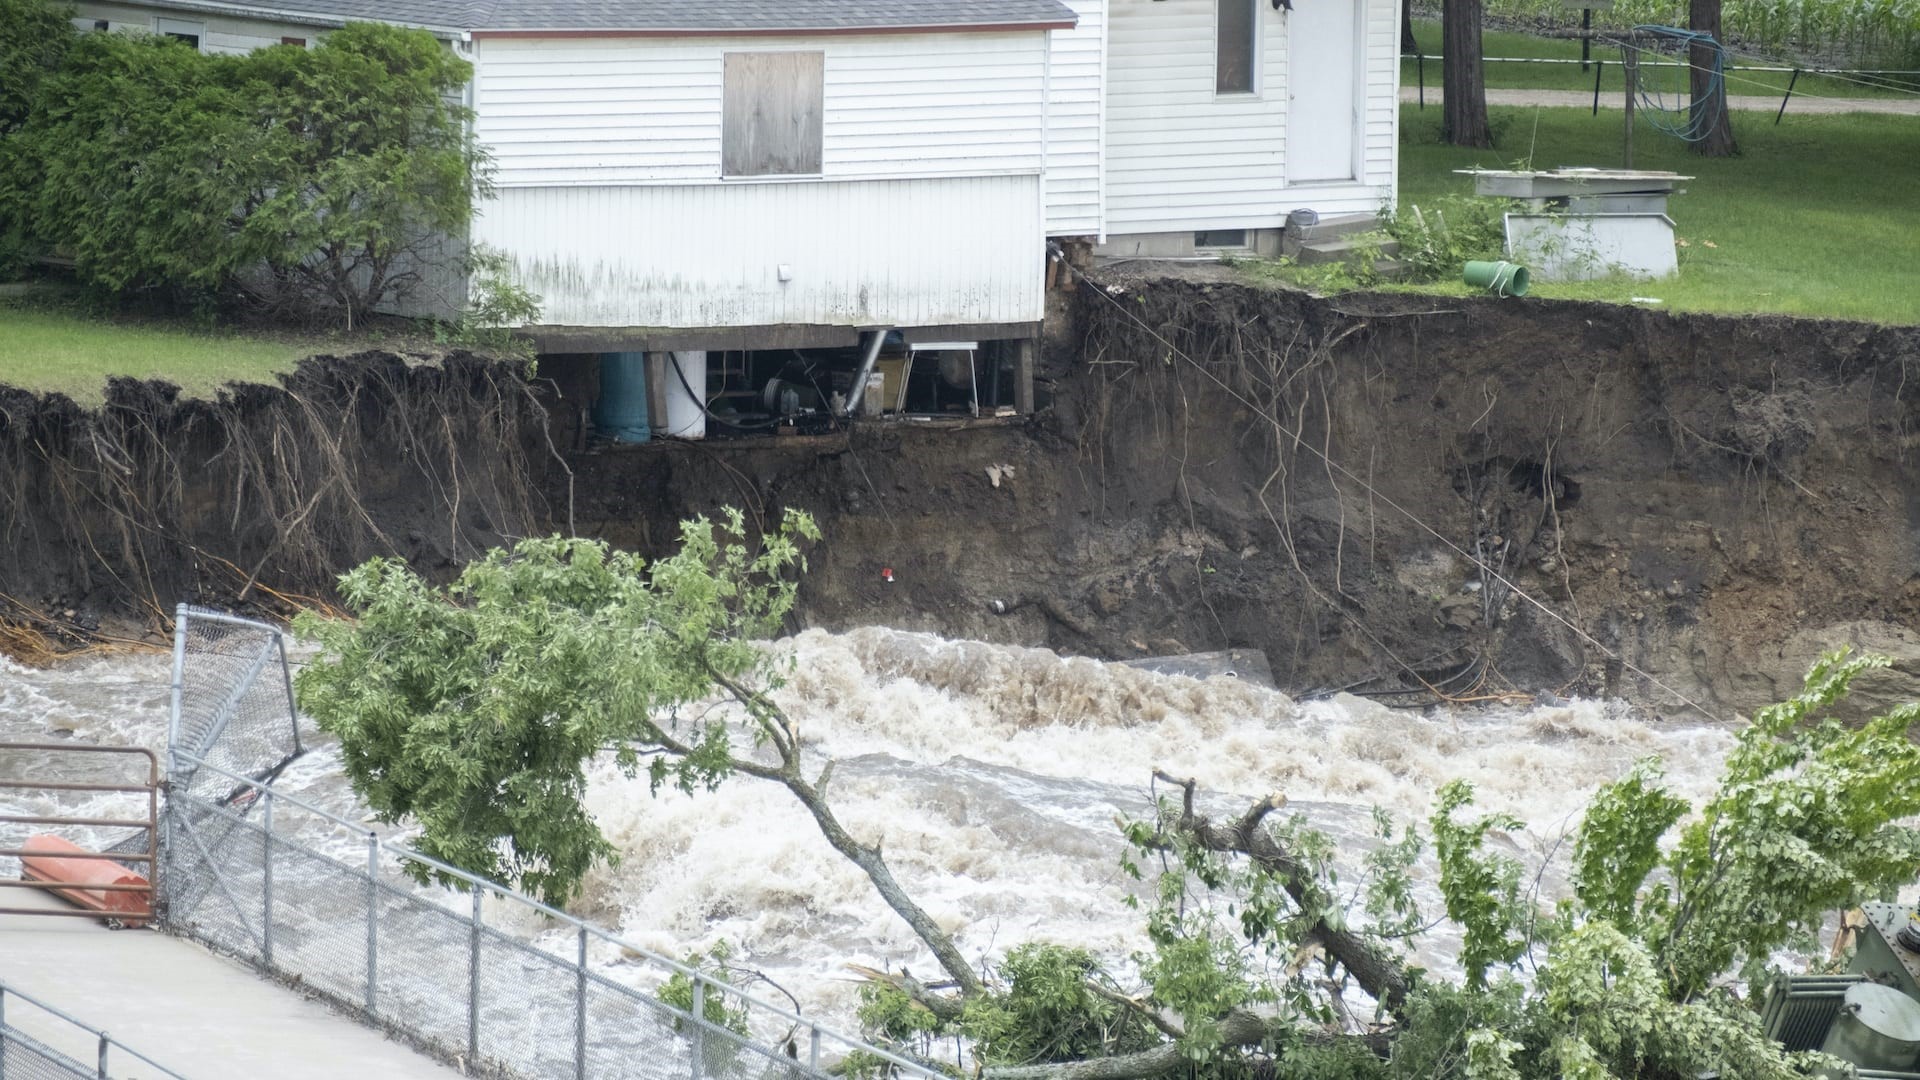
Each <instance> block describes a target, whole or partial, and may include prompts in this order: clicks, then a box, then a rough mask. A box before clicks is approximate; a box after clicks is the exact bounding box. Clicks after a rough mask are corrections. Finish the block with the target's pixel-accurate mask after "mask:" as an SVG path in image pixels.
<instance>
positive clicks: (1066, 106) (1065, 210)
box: [1047, 0, 1107, 236]
mask: <svg viewBox="0 0 1920 1080" xmlns="http://www.w3.org/2000/svg"><path fill="white" fill-rule="evenodd" d="M1068 6H1069V7H1072V8H1073V10H1074V13H1075V14H1077V15H1078V16H1080V22H1079V25H1077V26H1075V27H1074V28H1073V29H1071V30H1054V31H1052V32H1051V33H1050V37H1051V41H1050V42H1049V46H1048V48H1049V56H1048V61H1049V66H1050V71H1049V74H1048V78H1047V235H1049V236H1098V235H1100V234H1101V233H1102V232H1103V231H1105V220H1104V217H1105V215H1104V213H1103V208H1102V206H1101V191H1100V182H1101V165H1102V150H1101V146H1102V143H1103V141H1104V140H1103V131H1102V128H1103V126H1104V125H1103V119H1102V105H1103V104H1104V102H1103V101H1102V97H1101V91H1102V88H1103V87H1104V85H1105V81H1106V41H1107V0H1068Z"/></svg>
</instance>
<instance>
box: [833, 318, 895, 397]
mask: <svg viewBox="0 0 1920 1080" xmlns="http://www.w3.org/2000/svg"><path fill="white" fill-rule="evenodd" d="M867 333H868V334H869V335H870V336H869V338H868V340H867V347H866V351H865V354H864V355H863V356H862V357H861V358H860V373H859V374H857V375H855V376H854V377H853V385H852V386H851V387H848V388H847V407H846V411H844V412H842V413H841V414H840V415H841V416H852V415H853V414H854V413H856V412H858V411H860V399H861V398H863V397H865V396H866V393H867V377H868V376H870V375H872V374H873V365H874V363H875V362H876V361H878V360H879V359H880V346H881V345H882V344H884V343H885V342H886V340H887V332H886V331H885V330H869V331H867Z"/></svg>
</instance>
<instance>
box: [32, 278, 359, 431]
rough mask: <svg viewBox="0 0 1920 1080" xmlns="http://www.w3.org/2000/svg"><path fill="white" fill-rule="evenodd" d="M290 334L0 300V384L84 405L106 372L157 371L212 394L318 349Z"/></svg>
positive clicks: (263, 377) (99, 391)
mask: <svg viewBox="0 0 1920 1080" xmlns="http://www.w3.org/2000/svg"><path fill="white" fill-rule="evenodd" d="M322 347H323V345H322V343H320V342H318V341H315V340H302V339H298V338H294V337H291V336H284V337H274V338H262V337H248V336H243V335H239V334H230V333H198V332H194V331H191V330H186V329H179V328H175V327H172V326H166V325H161V324H155V323H150V322H130V321H120V320H114V319H106V318H101V317H96V316H89V315H84V314H78V313H72V312H67V311H62V310H52V309H42V308H34V307H27V306H21V305H12V306H10V305H8V303H7V302H6V301H5V300H0V384H4V385H7V386H15V387H19V388H21V389H25V390H33V391H40V392H48V391H57V392H59V393H62V394H65V395H67V396H68V397H70V398H73V399H74V400H75V401H77V402H79V403H80V404H81V405H83V406H87V407H92V406H96V405H99V404H100V403H101V402H102V401H103V400H104V398H105V391H106V385H107V377H108V376H109V375H131V376H134V377H136V378H146V377H155V378H162V379H165V380H167V381H168V382H172V383H177V384H178V385H179V386H180V388H181V389H182V391H183V392H185V393H186V394H187V395H188V396H191V397H211V396H213V393H214V391H216V390H218V389H219V387H220V386H221V385H222V384H224V383H228V382H262V381H264V382H272V381H273V376H274V374H275V373H277V372H282V371H289V370H291V369H292V368H293V366H294V364H295V362H297V361H298V360H299V359H300V358H301V357H303V356H310V355H312V354H313V353H314V352H315V351H316V350H317V349H320V348H322Z"/></svg>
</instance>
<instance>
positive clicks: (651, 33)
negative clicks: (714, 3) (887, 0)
mask: <svg viewBox="0 0 1920 1080" xmlns="http://www.w3.org/2000/svg"><path fill="white" fill-rule="evenodd" d="M1076 25H1078V20H1076V19H1054V20H1047V21H1045V22H1011V23H925V24H910V25H909V24H890V25H885V26H791V27H764V26H762V27H742V26H727V27H711V28H708V27H627V28H609V27H580V26H554V27H512V28H506V27H497V28H491V29H488V28H475V29H474V31H473V36H474V37H476V38H586V37H621V38H625V37H842V36H850V35H856V34H993V33H1013V32H1023V31H1032V32H1036V33H1037V32H1039V31H1043V30H1071V29H1073V28H1074V27H1075V26H1076Z"/></svg>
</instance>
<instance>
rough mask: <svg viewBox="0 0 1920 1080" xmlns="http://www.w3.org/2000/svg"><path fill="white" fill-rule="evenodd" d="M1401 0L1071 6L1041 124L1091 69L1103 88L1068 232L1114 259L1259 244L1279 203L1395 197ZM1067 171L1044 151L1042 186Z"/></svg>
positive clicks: (1352, 206)
mask: <svg viewBox="0 0 1920 1080" xmlns="http://www.w3.org/2000/svg"><path fill="white" fill-rule="evenodd" d="M1400 2H1401V0H1070V3H1071V4H1072V6H1073V8H1074V10H1075V11H1076V13H1078V15H1079V16H1080V19H1079V25H1078V26H1077V27H1076V28H1074V29H1072V30H1064V31H1055V32H1054V35H1053V36H1054V45H1053V58H1054V59H1053V82H1052V100H1051V106H1052V110H1053V112H1052V119H1053V123H1052V128H1051V130H1053V131H1055V132H1059V131H1061V130H1062V129H1064V128H1067V127H1068V125H1069V124H1070V123H1071V121H1069V120H1068V117H1069V116H1076V117H1077V116H1078V115H1079V114H1078V113H1075V112H1073V111H1072V110H1076V109H1079V110H1085V109H1086V108H1088V107H1089V106H1088V105H1087V103H1086V99H1084V98H1083V97H1082V96H1081V94H1080V87H1082V86H1083V85H1085V82H1086V76H1085V75H1084V74H1083V72H1085V71H1086V70H1088V69H1089V68H1091V67H1092V66H1093V65H1095V64H1098V65H1099V67H1100V68H1101V70H1102V73H1101V74H1100V75H1099V76H1097V79H1096V81H1097V83H1098V85H1100V86H1101V87H1102V88H1103V92H1102V93H1100V94H1098V95H1095V96H1094V99H1093V100H1094V102H1095V104H1094V106H1093V107H1095V108H1098V109H1099V110H1100V113H1101V115H1100V117H1099V119H1098V120H1097V130H1098V133H1099V136H1100V142H1099V145H1098V146H1096V147H1095V148H1094V151H1093V156H1094V157H1095V158H1096V159H1097V164H1096V167H1095V168H1094V170H1093V172H1094V174H1095V175H1097V176H1098V177H1099V178H1100V180H1099V183H1098V184H1097V185H1096V191H1095V198H1096V200H1097V202H1096V209H1095V214H1094V217H1093V219H1092V223H1093V225H1094V227H1092V228H1086V227H1085V226H1084V222H1080V221H1076V222H1074V223H1073V224H1074V226H1075V227H1077V228H1078V229H1079V231H1080V232H1082V233H1085V234H1089V235H1094V236H1097V237H1098V239H1099V241H1100V247H1099V251H1100V252H1101V253H1102V254H1107V255H1114V256H1128V255H1170V256H1181V255H1192V254H1196V253H1199V252H1204V251H1206V250H1208V249H1226V250H1231V249H1241V248H1250V249H1255V250H1266V251H1270V250H1272V249H1273V248H1274V247H1276V246H1277V241H1278V236H1279V230H1280V229H1281V228H1282V227H1283V226H1284V225H1285V224H1286V221H1287V216H1288V214H1289V213H1291V212H1292V211H1295V210H1312V211H1315V212H1316V213H1317V214H1318V215H1320V216H1322V217H1325V216H1329V215H1339V214H1356V213H1374V212H1377V211H1379V210H1380V209H1381V208H1382V207H1383V206H1386V205H1388V204H1390V203H1392V202H1393V200H1394V197H1395V195H1396V193H1397V191H1398V183H1397V179H1396V178H1397V170H1398V164H1399V160H1398V151H1397V146H1398V135H1399V101H1398V95H1399V84H1400V64H1399V58H1398V52H1399V13H1400V7H1399V4H1400ZM1069 95H1071V96H1069ZM1071 130H1073V131H1075V132H1079V131H1080V130H1081V129H1080V128H1078V127H1075V128H1072V129H1071ZM1075 145H1076V146H1077V145H1078V143H1076V144H1075ZM1073 167H1083V162H1082V160H1081V159H1080V158H1079V157H1075V158H1073V159H1071V160H1068V161H1063V160H1060V159H1059V157H1058V155H1054V154H1050V155H1049V161H1048V168H1049V171H1048V177H1047V182H1048V185H1049V187H1050V189H1051V188H1052V187H1054V186H1055V185H1057V184H1060V183H1062V182H1063V181H1064V182H1069V183H1070V182H1072V181H1068V180H1067V179H1066V176H1065V171H1066V170H1067V169H1068V168H1073ZM1056 176H1059V177H1061V179H1059V180H1056ZM1077 176H1078V174H1075V179H1077ZM1065 224H1066V221H1065V220H1064V216H1062V218H1061V219H1059V220H1050V221H1049V229H1050V232H1052V233H1053V234H1054V235H1064V233H1065V231H1066V230H1065V229H1064V228H1062V226H1064V225H1065Z"/></svg>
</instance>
